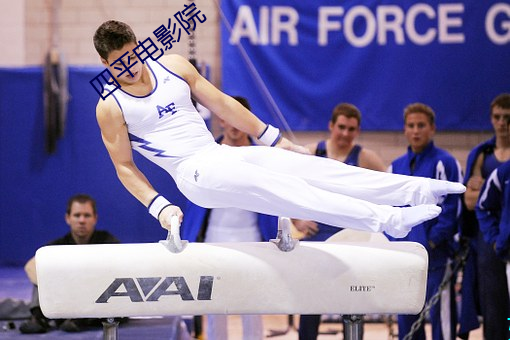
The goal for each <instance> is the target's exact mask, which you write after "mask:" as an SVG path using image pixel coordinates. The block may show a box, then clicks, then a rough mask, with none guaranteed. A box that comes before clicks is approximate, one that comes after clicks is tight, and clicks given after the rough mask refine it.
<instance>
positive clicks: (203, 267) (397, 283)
mask: <svg viewBox="0 0 510 340" xmlns="http://www.w3.org/2000/svg"><path fill="white" fill-rule="evenodd" d="M174 224H175V223H174ZM342 233H345V231H342V232H340V233H339V234H337V235H339V236H338V237H335V236H333V237H332V239H331V240H328V241H327V242H296V241H295V240H293V239H292V238H291V237H290V232H289V221H288V220H285V219H281V221H280V226H279V236H278V239H277V240H273V242H243V243H187V242H186V241H181V240H180V238H179V230H178V226H174V225H173V227H172V230H171V231H170V232H169V237H168V239H167V240H166V241H160V242H159V243H145V244H111V245H110V244H109V245H80V246H67V245H66V246H46V247H42V248H40V249H39V250H38V251H37V253H36V268H37V269H36V270H37V280H38V285H39V299H40V304H41V309H42V311H43V313H44V315H45V316H47V317H49V318H107V319H109V320H113V318H117V317H134V316H162V315H205V314H343V315H344V318H345V315H351V316H352V315H363V314H396V313H398V314H418V313H419V312H420V311H421V309H422V307H423V305H424V302H425V291H426V282H427V280H426V279H427V265H428V257H427V253H426V250H425V249H424V248H423V246H421V245H420V244H418V243H414V242H389V241H381V240H377V241H373V240H372V241H370V240H368V239H369V238H370V236H369V237H368V238H366V239H361V240H359V239H358V240H356V239H352V238H351V239H348V240H345V239H342V237H341V235H342ZM365 235H366V234H365ZM353 320H356V319H355V318H354V319H353ZM345 326H346V325H345V323H344V338H345V339H361V334H360V325H359V322H354V323H352V324H350V325H348V327H349V329H347V330H346V329H345ZM104 332H105V333H104V334H105V339H116V337H117V335H116V334H117V329H116V325H115V324H113V327H112V325H110V327H107V324H106V323H105V329H104ZM346 335H347V337H346Z"/></svg>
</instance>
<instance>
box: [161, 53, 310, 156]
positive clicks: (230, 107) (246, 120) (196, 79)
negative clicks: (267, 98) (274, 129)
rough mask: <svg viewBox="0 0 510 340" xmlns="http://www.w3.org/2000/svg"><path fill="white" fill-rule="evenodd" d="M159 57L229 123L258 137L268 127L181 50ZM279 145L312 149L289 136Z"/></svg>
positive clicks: (194, 93)
mask: <svg viewBox="0 0 510 340" xmlns="http://www.w3.org/2000/svg"><path fill="white" fill-rule="evenodd" d="M159 60H160V62H161V63H162V64H163V65H165V66H166V67H167V68H168V69H170V70H172V72H175V73H177V74H178V75H179V76H180V77H182V78H183V79H184V80H185V81H186V82H187V83H188V85H189V86H190V88H191V93H192V97H193V98H194V99H195V100H197V101H198V102H199V103H200V104H202V105H203V106H205V107H206V108H208V109H209V110H210V111H211V112H213V113H214V114H216V115H217V116H218V117H219V118H221V119H222V120H224V121H226V122H227V123H228V124H230V125H232V126H234V127H236V128H237V129H239V130H241V131H243V132H246V133H247V134H249V135H251V136H254V137H258V136H260V135H261V134H262V132H263V131H264V130H265V129H266V124H264V123H263V122H262V121H261V120H260V119H259V118H258V117H257V116H255V115H254V114H253V113H251V112H250V111H249V110H248V109H246V108H245V107H244V106H243V105H241V104H240V103H239V102H238V101H237V100H235V99H234V98H232V97H230V96H228V95H226V94H224V93H223V92H221V91H220V90H218V89H217V88H216V87H215V86H214V85H212V84H211V83H210V82H209V81H208V80H207V79H205V78H204V77H202V76H201V75H200V73H198V71H197V70H196V68H195V67H194V66H193V65H192V64H191V63H189V62H188V61H187V60H186V59H185V58H183V57H181V56H179V55H177V54H171V55H165V56H163V57H161V58H160V59H159ZM276 146H278V147H282V148H285V149H289V150H292V151H297V152H302V153H308V152H307V151H306V150H305V149H304V148H303V147H302V146H299V145H296V144H294V143H292V142H290V141H289V140H288V139H286V138H281V139H280V141H279V142H278V144H277V145H276Z"/></svg>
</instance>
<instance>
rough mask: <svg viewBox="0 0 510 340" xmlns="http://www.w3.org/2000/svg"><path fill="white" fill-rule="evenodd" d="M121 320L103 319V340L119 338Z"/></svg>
mask: <svg viewBox="0 0 510 340" xmlns="http://www.w3.org/2000/svg"><path fill="white" fill-rule="evenodd" d="M118 326H119V322H118V321H115V319H114V318H108V319H106V321H103V340H117V337H118V329H119V327H118Z"/></svg>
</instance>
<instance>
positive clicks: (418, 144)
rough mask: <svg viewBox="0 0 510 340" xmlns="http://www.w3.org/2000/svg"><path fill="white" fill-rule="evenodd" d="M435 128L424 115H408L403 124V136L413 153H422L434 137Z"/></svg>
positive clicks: (419, 113) (418, 113)
mask: <svg viewBox="0 0 510 340" xmlns="http://www.w3.org/2000/svg"><path fill="white" fill-rule="evenodd" d="M435 131H436V127H435V125H434V124H432V123H431V122H430V120H429V118H428V117H427V115H426V114H424V113H421V112H416V113H410V114H408V115H407V117H406V121H405V124H404V135H405V136H406V138H407V141H408V142H409V145H410V146H411V150H413V152H414V153H420V152H422V151H423V150H424V149H425V148H426V147H427V145H428V144H429V143H430V141H431V140H432V138H433V137H434V133H435Z"/></svg>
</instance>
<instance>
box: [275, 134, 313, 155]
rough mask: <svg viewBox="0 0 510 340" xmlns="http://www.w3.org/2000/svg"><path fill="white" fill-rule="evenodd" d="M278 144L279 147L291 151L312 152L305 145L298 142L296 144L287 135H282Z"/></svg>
mask: <svg viewBox="0 0 510 340" xmlns="http://www.w3.org/2000/svg"><path fill="white" fill-rule="evenodd" d="M276 146H277V147H279V148H282V149H285V150H289V151H294V152H299V153H304V154H307V155H309V154H310V151H309V150H308V149H307V148H305V147H304V146H301V145H298V144H294V143H292V142H291V141H290V140H288V139H287V138H285V137H282V138H281V139H280V141H279V142H278V144H276Z"/></svg>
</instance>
